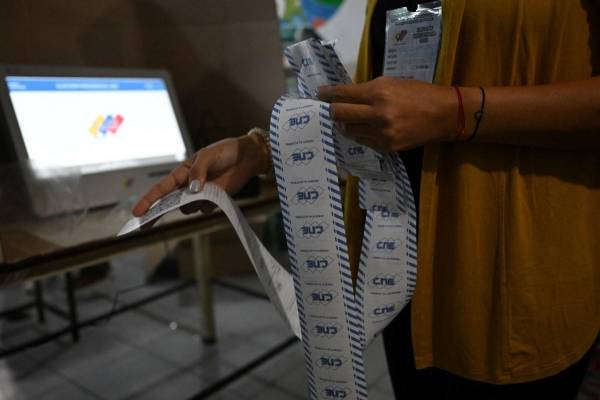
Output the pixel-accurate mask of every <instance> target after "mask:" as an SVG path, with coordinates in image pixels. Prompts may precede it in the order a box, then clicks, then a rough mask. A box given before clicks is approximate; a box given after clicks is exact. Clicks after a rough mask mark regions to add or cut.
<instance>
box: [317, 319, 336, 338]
mask: <svg viewBox="0 0 600 400" xmlns="http://www.w3.org/2000/svg"><path fill="white" fill-rule="evenodd" d="M339 331H340V325H339V324H337V323H335V322H334V323H327V322H317V323H316V324H315V326H314V327H313V328H312V330H311V332H312V334H313V336H319V337H324V338H332V337H334V336H335V335H337V333H338V332H339Z"/></svg>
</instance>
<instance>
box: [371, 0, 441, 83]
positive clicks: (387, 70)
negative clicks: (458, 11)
mask: <svg viewBox="0 0 600 400" xmlns="http://www.w3.org/2000/svg"><path fill="white" fill-rule="evenodd" d="M441 36H442V3H441V1H432V2H430V3H424V4H420V5H419V7H418V8H417V10H416V11H414V12H412V11H408V9H406V8H399V9H396V10H390V11H388V13H387V23H386V40H385V59H384V63H383V75H384V76H390V77H393V78H399V79H412V80H418V81H425V82H432V81H433V77H434V74H435V66H436V63H437V56H438V50H439V47H440V38H441Z"/></svg>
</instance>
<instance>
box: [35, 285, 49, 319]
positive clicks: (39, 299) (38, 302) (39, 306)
mask: <svg viewBox="0 0 600 400" xmlns="http://www.w3.org/2000/svg"><path fill="white" fill-rule="evenodd" d="M34 288H35V308H36V310H37V317H38V322H39V323H40V324H43V323H44V322H46V311H45V309H44V292H43V288H42V282H41V281H39V280H37V281H35V283H34Z"/></svg>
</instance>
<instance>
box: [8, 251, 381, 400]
mask: <svg viewBox="0 0 600 400" xmlns="http://www.w3.org/2000/svg"><path fill="white" fill-rule="evenodd" d="M141 260H143V255H142V254H137V255H136V254H135V253H133V254H130V255H128V256H126V257H124V258H121V259H118V260H115V261H114V262H113V267H112V272H111V275H110V277H109V279H107V280H105V281H103V282H102V283H100V284H97V285H94V286H93V287H90V288H88V289H85V290H80V291H78V292H77V298H78V305H79V312H80V316H81V318H86V317H90V316H94V315H98V314H99V313H101V312H105V311H107V310H110V309H111V307H112V306H113V303H112V302H113V300H114V297H115V294H116V293H117V292H119V293H120V294H119V296H118V301H119V303H127V302H130V301H133V300H135V299H138V298H140V297H142V296H146V295H148V294H151V293H155V292H157V291H159V290H163V289H165V288H167V287H170V286H171V285H175V284H178V283H179V281H176V280H171V281H164V282H161V283H158V284H153V285H145V286H140V285H142V284H143V282H144V280H145V277H144V266H143V262H141ZM234 280H235V282H236V283H237V284H242V285H248V286H250V287H253V288H257V287H259V284H258V282H257V281H256V279H255V278H254V277H253V276H248V277H242V278H235V279H234ZM62 285H63V283H62V281H61V280H60V279H51V280H49V281H47V282H46V283H45V286H46V290H45V294H46V297H47V299H48V301H50V302H53V303H55V304H57V305H61V306H62V305H64V304H65V298H64V291H63V290H62ZM127 288H137V289H132V290H129V291H123V289H127ZM28 296H29V295H28V294H27V293H26V291H25V289H24V288H23V287H22V286H17V287H12V288H3V289H2V290H0V308H5V307H8V306H10V305H14V304H18V303H19V302H21V301H24V300H26V299H27V298H28ZM215 300H216V318H217V329H218V332H217V334H218V342H217V343H216V344H215V345H205V344H203V343H202V341H201V339H200V337H199V335H198V308H197V294H196V292H195V288H194V287H193V286H191V287H188V288H187V289H185V290H182V291H179V292H177V293H175V294H173V295H170V296H167V297H164V298H162V299H160V300H158V301H155V302H153V303H150V304H147V305H145V306H143V307H141V308H138V309H136V310H132V311H128V312H125V313H123V314H119V315H116V316H113V317H112V318H111V319H110V320H108V321H103V322H101V323H99V324H97V325H95V326H93V327H89V328H85V329H83V330H82V338H81V342H80V343H78V344H73V343H72V342H71V341H70V338H69V337H68V336H64V337H62V338H61V339H60V340H57V341H54V342H51V343H47V344H45V345H42V346H40V347H36V348H33V349H29V350H26V351H24V352H21V353H19V354H16V355H12V356H9V357H7V358H4V359H0V400H13V399H18V400H21V399H36V400H37V399H40V400H50V399H60V400H69V399H77V400H87V399H161V400H162V399H169V400H170V399H187V398H190V397H192V396H193V395H194V394H196V393H198V392H200V391H201V390H202V389H203V388H206V387H207V386H208V385H210V384H211V383H213V382H215V381H216V380H217V379H219V378H221V377H223V376H225V375H227V374H229V373H231V372H232V371H234V370H235V369H236V368H238V367H239V366H241V365H244V364H245V363H248V362H249V361H251V360H252V359H253V358H255V357H257V356H259V355H261V354H262V353H264V352H266V351H268V350H269V349H270V348H271V347H273V346H275V345H277V344H278V343H281V342H283V341H284V340H286V339H287V338H288V337H290V336H291V333H290V332H289V330H288V329H287V328H286V326H285V325H284V323H283V321H282V320H281V319H280V318H279V317H278V315H277V314H276V312H275V310H274V308H273V307H272V306H271V305H270V304H269V303H267V302H265V301H263V300H261V299H257V298H253V297H249V296H248V295H245V294H242V293H239V292H236V291H233V290H231V289H228V288H224V287H220V286H215ZM47 318H48V321H47V322H46V324H44V325H40V324H38V323H37V322H36V320H35V314H34V313H33V310H31V312H29V314H28V316H26V318H23V319H21V320H18V321H6V320H1V321H0V346H11V345H14V344H16V343H19V342H21V341H23V340H26V339H29V338H32V337H35V336H36V335H39V334H40V333H43V332H45V331H51V330H55V329H57V328H60V327H63V326H64V325H65V322H64V321H62V320H60V319H58V318H56V317H54V316H52V315H51V314H49V315H48V316H47ZM366 358H367V371H368V372H369V379H368V380H369V384H370V393H371V398H373V399H374V400H386V399H392V398H393V396H392V394H391V388H390V384H389V378H388V375H387V370H386V367H385V361H384V354H383V349H382V345H381V342H380V341H377V342H376V343H374V344H373V345H372V346H371V347H370V348H369V350H368V353H367V357H366ZM210 398H211V399H215V400H217V399H222V400H231V399H261V400H269V399H277V400H287V399H306V398H307V395H306V391H305V377H304V366H303V357H302V351H301V347H300V345H299V344H294V345H292V346H291V347H289V348H288V349H287V350H285V351H283V352H282V353H281V354H279V355H278V356H276V357H274V358H273V359H271V360H270V361H268V362H266V363H265V364H263V365H262V366H260V367H259V368H257V369H255V370H254V371H253V372H251V373H250V374H248V375H247V376H245V377H244V378H242V379H240V380H238V381H236V382H235V383H233V384H231V385H230V386H229V387H227V388H226V389H224V390H223V391H221V392H219V393H217V394H215V395H213V396H212V397H210Z"/></svg>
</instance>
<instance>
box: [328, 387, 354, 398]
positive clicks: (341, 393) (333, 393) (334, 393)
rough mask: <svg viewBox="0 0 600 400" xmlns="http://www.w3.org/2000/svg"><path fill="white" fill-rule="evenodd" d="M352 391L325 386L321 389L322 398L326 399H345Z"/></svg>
mask: <svg viewBox="0 0 600 400" xmlns="http://www.w3.org/2000/svg"><path fill="white" fill-rule="evenodd" d="M350 393H352V390H350V389H348V388H345V387H340V386H327V387H326V388H325V389H323V392H322V394H323V397H325V398H326V399H345V398H347V397H348V396H350Z"/></svg>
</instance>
